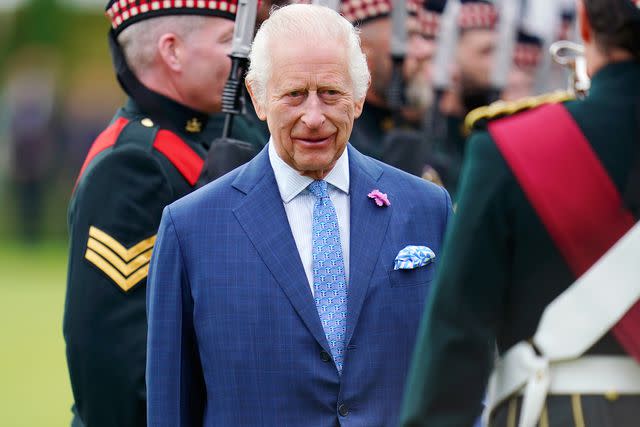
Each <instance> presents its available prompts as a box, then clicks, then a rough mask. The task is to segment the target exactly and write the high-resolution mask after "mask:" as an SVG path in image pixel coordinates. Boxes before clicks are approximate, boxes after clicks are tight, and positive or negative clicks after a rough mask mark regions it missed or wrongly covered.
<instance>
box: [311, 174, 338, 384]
mask: <svg viewBox="0 0 640 427" xmlns="http://www.w3.org/2000/svg"><path fill="white" fill-rule="evenodd" d="M308 188H309V191H310V192H311V194H313V195H314V196H315V197H316V202H315V205H314V206H313V288H314V298H315V301H316V307H317V309H318V314H319V315H320V321H321V322H322V326H323V327H324V333H325V335H326V336H327V341H329V346H330V347H331V354H332V355H333V360H334V361H335V363H336V367H337V368H338V372H342V364H343V362H344V339H345V335H346V332H347V280H346V275H345V271H344V258H343V256H342V245H341V243H340V229H339V227H338V215H336V210H335V208H334V206H333V203H331V199H330V198H329V192H328V191H327V182H326V181H313V182H312V183H311V184H309V187H308Z"/></svg>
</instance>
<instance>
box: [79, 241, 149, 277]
mask: <svg viewBox="0 0 640 427" xmlns="http://www.w3.org/2000/svg"><path fill="white" fill-rule="evenodd" d="M87 248H89V249H91V250H93V251H94V252H95V253H97V254H98V255H100V256H101V257H103V258H104V259H106V260H107V261H109V262H110V263H111V265H113V266H114V267H115V268H116V269H118V270H119V271H120V273H122V274H123V275H124V276H129V275H131V273H133V272H134V271H136V270H137V269H139V268H140V267H142V266H143V265H145V264H147V263H148V262H149V260H150V259H151V251H152V250H153V249H149V250H147V251H146V252H143V253H141V254H140V255H138V256H137V257H135V258H134V259H133V260H131V261H130V262H124V261H122V259H121V258H120V257H119V256H118V255H116V254H115V253H114V252H113V251H112V250H111V249H109V248H108V247H106V246H105V245H103V244H102V243H100V242H99V241H97V240H95V239H94V238H92V237H89V241H88V242H87Z"/></svg>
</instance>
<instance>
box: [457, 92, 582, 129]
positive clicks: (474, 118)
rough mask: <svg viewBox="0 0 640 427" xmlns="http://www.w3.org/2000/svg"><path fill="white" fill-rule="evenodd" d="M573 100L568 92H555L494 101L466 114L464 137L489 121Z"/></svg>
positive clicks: (573, 97)
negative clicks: (514, 99)
mask: <svg viewBox="0 0 640 427" xmlns="http://www.w3.org/2000/svg"><path fill="white" fill-rule="evenodd" d="M573 99H575V96H574V95H573V94H571V93H570V92H567V91H556V92H552V93H546V94H543V95H538V96H529V97H526V98H522V99H519V100H517V101H496V102H494V103H493V104H490V105H486V106H484V107H480V108H476V109H475V110H473V111H471V112H470V113H469V114H467V117H465V119H464V132H465V135H469V134H470V133H471V131H472V130H473V129H474V128H476V127H477V126H478V125H480V124H481V123H486V122H487V121H489V120H494V119H498V118H501V117H505V116H509V115H511V114H516V113H519V112H521V111H525V110H530V109H532V108H536V107H539V106H541V105H544V104H557V103H561V102H566V101H571V100H573Z"/></svg>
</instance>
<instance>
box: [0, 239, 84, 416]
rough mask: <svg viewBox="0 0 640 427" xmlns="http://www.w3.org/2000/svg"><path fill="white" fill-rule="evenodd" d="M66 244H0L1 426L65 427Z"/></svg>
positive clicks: (67, 391) (67, 390) (67, 394)
mask: <svg viewBox="0 0 640 427" xmlns="http://www.w3.org/2000/svg"><path fill="white" fill-rule="evenodd" d="M66 251H67V248H66V243H64V242H51V243H45V244H42V245H38V246H36V247H28V246H24V245H20V244H17V243H11V242H9V243H8V242H6V241H0V325H2V326H0V331H1V332H0V334H1V336H0V339H1V341H0V342H2V348H1V349H0V373H1V374H0V426H7V427H23V426H24V427H58V426H68V425H69V422H70V419H71V415H70V411H69V408H70V406H71V403H72V397H71V388H70V385H69V379H68V374H67V368H66V362H65V356H64V340H63V338H62V312H63V308H64V293H65V275H66V256H67V255H66Z"/></svg>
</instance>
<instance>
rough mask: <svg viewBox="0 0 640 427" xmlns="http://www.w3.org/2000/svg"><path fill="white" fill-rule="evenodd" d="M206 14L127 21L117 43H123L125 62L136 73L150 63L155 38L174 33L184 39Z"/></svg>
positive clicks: (153, 58)
mask: <svg viewBox="0 0 640 427" xmlns="http://www.w3.org/2000/svg"><path fill="white" fill-rule="evenodd" d="M206 19H207V17H205V16H194V15H178V16H176V15H171V16H160V17H157V18H151V19H145V20H143V21H140V22H137V23H135V24H134V25H130V26H129V27H127V28H125V29H124V30H123V31H122V33H120V34H119V35H118V43H119V44H120V46H121V47H122V51H123V52H124V56H125V58H126V60H127V64H128V65H129V67H131V69H132V70H133V72H134V73H135V75H136V76H138V77H140V75H141V74H142V73H143V72H144V70H146V69H147V68H149V67H150V66H152V65H153V63H154V61H155V58H156V55H157V52H158V40H160V38H161V37H162V36H163V35H164V34H167V33H174V34H176V35H177V36H178V37H181V38H183V39H186V38H188V37H189V35H191V33H193V32H194V31H195V30H197V29H199V28H201V27H202V26H203V25H204V23H205V22H206Z"/></svg>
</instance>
